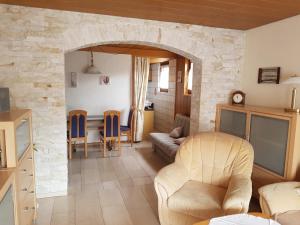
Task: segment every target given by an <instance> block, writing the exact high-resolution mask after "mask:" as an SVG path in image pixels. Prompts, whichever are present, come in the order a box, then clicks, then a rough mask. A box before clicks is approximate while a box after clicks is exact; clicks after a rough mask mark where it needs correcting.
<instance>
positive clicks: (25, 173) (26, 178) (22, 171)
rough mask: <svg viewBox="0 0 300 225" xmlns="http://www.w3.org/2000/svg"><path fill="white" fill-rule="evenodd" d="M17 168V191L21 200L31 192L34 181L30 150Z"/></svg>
mask: <svg viewBox="0 0 300 225" xmlns="http://www.w3.org/2000/svg"><path fill="white" fill-rule="evenodd" d="M28 153H29V154H26V156H25V157H24V158H23V160H22V162H21V163H20V165H19V167H18V169H17V192H18V195H19V200H20V201H22V200H23V199H24V196H25V195H26V194H27V193H28V192H29V187H30V185H31V184H32V183H33V181H34V173H33V161H32V152H31V151H30V152H28Z"/></svg>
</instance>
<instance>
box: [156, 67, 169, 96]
mask: <svg viewBox="0 0 300 225" xmlns="http://www.w3.org/2000/svg"><path fill="white" fill-rule="evenodd" d="M158 86H159V90H160V92H168V89H169V62H167V63H161V64H160V73H159V83H158Z"/></svg>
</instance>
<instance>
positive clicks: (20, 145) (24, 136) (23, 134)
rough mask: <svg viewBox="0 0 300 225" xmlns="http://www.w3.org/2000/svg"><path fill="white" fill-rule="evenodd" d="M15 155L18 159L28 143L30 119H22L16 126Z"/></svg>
mask: <svg viewBox="0 0 300 225" xmlns="http://www.w3.org/2000/svg"><path fill="white" fill-rule="evenodd" d="M16 142H17V155H18V159H20V158H21V157H22V156H23V154H24V152H25V151H26V149H27V148H28V146H29V145H30V121H29V119H24V120H23V121H22V122H21V124H20V125H18V126H17V128H16Z"/></svg>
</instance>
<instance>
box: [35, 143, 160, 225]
mask: <svg viewBox="0 0 300 225" xmlns="http://www.w3.org/2000/svg"><path fill="white" fill-rule="evenodd" d="M122 150H123V153H122V156H121V157H111V158H102V157H101V153H100V152H99V151H98V149H97V148H95V147H94V148H93V147H91V148H89V158H88V159H84V158H83V155H82V152H81V151H78V152H76V153H75V154H74V159H73V160H71V161H69V194H68V196H65V197H54V198H44V199H39V200H38V203H39V209H38V218H37V224H38V225H141V224H143V225H159V222H158V216H157V199H156V194H155V190H154V187H153V178H154V176H155V175H156V173H157V171H158V170H159V169H160V168H162V167H163V166H165V165H166V164H165V162H163V161H162V160H161V159H160V158H159V157H158V156H157V155H156V154H155V153H153V151H152V148H151V144H150V143H149V142H143V143H140V144H135V145H134V147H133V148H131V147H130V146H129V145H127V144H123V145H122Z"/></svg>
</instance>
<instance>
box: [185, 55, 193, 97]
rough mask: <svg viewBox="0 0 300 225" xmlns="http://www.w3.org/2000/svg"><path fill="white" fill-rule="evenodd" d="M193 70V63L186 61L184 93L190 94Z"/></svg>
mask: <svg viewBox="0 0 300 225" xmlns="http://www.w3.org/2000/svg"><path fill="white" fill-rule="evenodd" d="M193 71H194V65H193V63H192V62H191V61H189V60H187V61H186V72H185V77H184V94H185V95H191V94H192V89H193Z"/></svg>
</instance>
